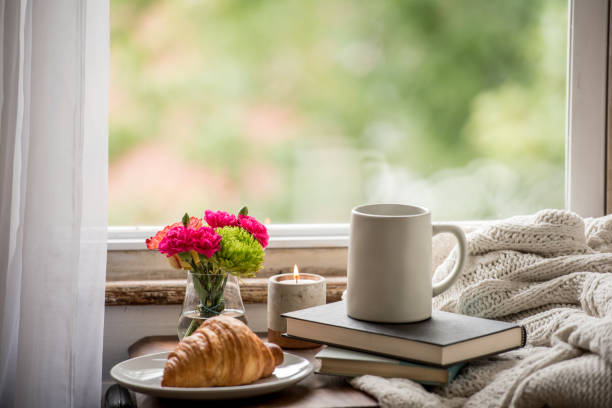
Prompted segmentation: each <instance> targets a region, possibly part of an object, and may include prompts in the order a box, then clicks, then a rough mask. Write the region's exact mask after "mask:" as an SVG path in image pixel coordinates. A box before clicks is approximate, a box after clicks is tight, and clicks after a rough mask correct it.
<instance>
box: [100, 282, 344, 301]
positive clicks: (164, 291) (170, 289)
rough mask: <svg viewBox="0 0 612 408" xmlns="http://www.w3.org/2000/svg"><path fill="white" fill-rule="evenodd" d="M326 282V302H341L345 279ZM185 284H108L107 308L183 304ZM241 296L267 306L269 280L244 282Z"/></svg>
mask: <svg viewBox="0 0 612 408" xmlns="http://www.w3.org/2000/svg"><path fill="white" fill-rule="evenodd" d="M325 279H326V281H327V302H335V301H338V300H340V297H341V296H342V292H343V291H344V290H345V289H346V276H330V277H326V278H325ZM186 283H187V280H186V279H167V280H122V281H107V282H106V306H127V305H176V304H182V303H183V298H184V297H185V286H186ZM240 293H241V294H242V301H243V302H244V303H266V302H267V300H268V279H267V278H252V279H244V280H243V283H242V284H241V285H240Z"/></svg>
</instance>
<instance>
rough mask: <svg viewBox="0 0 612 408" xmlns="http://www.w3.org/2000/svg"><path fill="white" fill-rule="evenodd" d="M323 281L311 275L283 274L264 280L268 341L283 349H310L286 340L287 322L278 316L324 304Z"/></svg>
mask: <svg viewBox="0 0 612 408" xmlns="http://www.w3.org/2000/svg"><path fill="white" fill-rule="evenodd" d="M325 286H326V285H325V278H323V277H322V276H319V275H314V274H311V273H303V274H299V277H298V279H296V277H295V275H294V274H291V273H285V274H281V275H275V276H272V277H271V278H270V279H269V280H268V340H269V341H271V342H273V343H276V344H278V345H279V346H281V347H284V348H311V347H317V346H319V345H318V344H316V343H310V342H305V341H299V340H295V339H287V338H284V337H281V336H280V335H281V334H283V333H286V332H287V321H286V319H285V318H284V317H281V314H283V313H287V312H292V311H294V310H301V309H306V308H308V307H312V306H318V305H324V304H325Z"/></svg>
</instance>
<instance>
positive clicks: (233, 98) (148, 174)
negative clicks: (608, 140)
mask: <svg viewBox="0 0 612 408" xmlns="http://www.w3.org/2000/svg"><path fill="white" fill-rule="evenodd" d="M566 36H567V1H563V0H536V1H534V0H513V1H503V0H463V1H461V2H450V1H444V0H406V1H400V0H396V1H391V0H390V1H384V2H374V1H371V2H365V1H357V0H334V1H324V0H311V1H300V0H285V1H272V0H258V1H244V0H209V1H196V0H138V1H136V0H111V107H110V140H109V157H110V163H109V223H110V225H162V224H163V225H165V224H168V223H170V222H174V221H177V220H179V219H180V217H181V216H182V214H183V213H184V212H185V211H188V212H189V213H190V214H193V215H198V216H201V215H202V214H203V211H204V209H206V208H211V209H224V210H228V211H237V210H238V209H239V208H240V207H241V206H242V205H244V204H247V205H249V208H250V210H251V211H250V212H251V214H252V215H255V216H256V217H258V218H261V219H265V218H269V219H270V220H271V222H272V223H311V222H347V221H348V218H349V215H350V209H351V207H353V206H355V205H358V204H362V203H366V202H404V203H411V204H419V205H424V206H426V207H428V208H430V209H431V210H432V212H433V215H434V218H435V219H438V220H448V219H452V220H458V219H488V218H500V217H505V216H510V215H513V214H519V213H528V212H534V211H537V210H538V209H541V208H550V207H556V208H561V207H563V196H564V151H565V146H564V139H565V137H564V132H565V86H566Z"/></svg>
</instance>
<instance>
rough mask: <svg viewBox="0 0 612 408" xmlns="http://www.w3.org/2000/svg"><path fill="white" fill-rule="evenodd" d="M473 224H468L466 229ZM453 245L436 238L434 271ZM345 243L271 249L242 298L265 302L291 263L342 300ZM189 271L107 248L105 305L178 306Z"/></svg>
mask: <svg viewBox="0 0 612 408" xmlns="http://www.w3.org/2000/svg"><path fill="white" fill-rule="evenodd" d="M466 229H468V230H469V229H470V228H466ZM454 246H455V240H454V238H453V236H452V235H450V234H440V235H436V236H434V238H433V251H432V255H433V259H432V266H433V270H435V268H437V266H438V265H440V263H442V261H443V260H444V259H445V258H446V256H447V255H448V253H449V252H450V251H451V249H452V248H453V247H454ZM347 255H348V249H347V248H346V247H328V248H268V249H266V261H265V264H264V269H263V270H262V271H261V272H260V273H259V274H258V276H257V278H252V279H244V280H243V283H242V285H241V288H240V290H241V294H242V300H243V301H244V303H251V304H253V303H260V304H261V303H266V301H267V296H268V279H269V278H270V276H273V275H276V274H279V273H290V272H291V271H292V269H293V265H294V264H297V265H299V268H300V271H301V272H305V273H314V274H318V275H321V276H324V277H325V278H326V279H327V301H328V302H331V301H337V300H340V296H341V295H342V292H343V291H344V289H346V260H347ZM185 285H186V272H185V271H182V270H176V269H171V268H170V266H169V265H168V263H167V261H166V259H165V258H164V257H163V256H160V255H159V254H158V253H157V252H154V251H146V250H130V251H126V250H123V251H119V250H115V251H109V252H108V262H107V272H106V305H107V306H128V305H175V304H181V303H182V302H183V298H184V296H185Z"/></svg>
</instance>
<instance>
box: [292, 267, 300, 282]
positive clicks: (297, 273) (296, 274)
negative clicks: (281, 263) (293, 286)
mask: <svg viewBox="0 0 612 408" xmlns="http://www.w3.org/2000/svg"><path fill="white" fill-rule="evenodd" d="M293 279H295V283H298V280H300V271H299V269H298V267H297V265H293Z"/></svg>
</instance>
